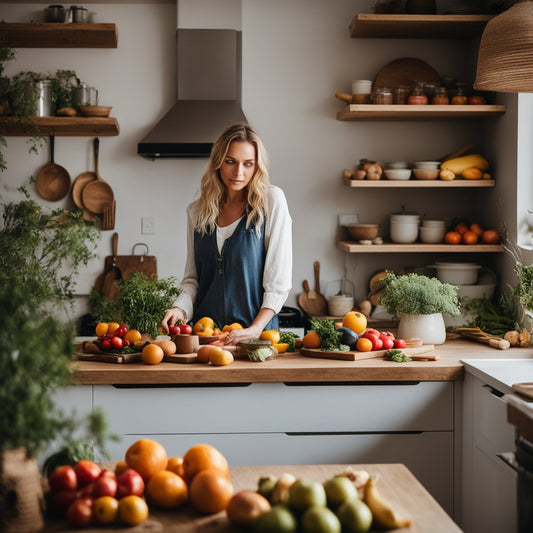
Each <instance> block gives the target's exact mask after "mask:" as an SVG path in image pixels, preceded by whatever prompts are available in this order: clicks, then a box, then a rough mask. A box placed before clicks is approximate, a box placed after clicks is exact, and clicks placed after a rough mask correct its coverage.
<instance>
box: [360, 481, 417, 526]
mask: <svg viewBox="0 0 533 533" xmlns="http://www.w3.org/2000/svg"><path fill="white" fill-rule="evenodd" d="M377 480H378V478H377V477H376V476H370V479H369V480H368V481H367V482H366V485H365V492H364V497H363V501H364V502H365V503H366V504H367V505H368V508H369V509H370V510H371V511H372V516H373V518H374V522H375V523H376V524H377V525H379V526H380V527H383V528H386V529H396V528H400V527H409V526H410V525H411V524H412V523H413V521H412V520H411V518H407V517H400V516H398V513H397V512H396V511H395V510H394V508H393V507H392V506H391V505H390V504H389V503H388V502H387V501H385V500H384V499H383V498H382V497H381V495H380V493H379V490H378V488H377Z"/></svg>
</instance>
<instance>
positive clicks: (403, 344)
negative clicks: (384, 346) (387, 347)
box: [394, 339, 405, 349]
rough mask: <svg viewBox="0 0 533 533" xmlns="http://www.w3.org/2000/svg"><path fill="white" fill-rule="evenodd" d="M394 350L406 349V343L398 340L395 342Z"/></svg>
mask: <svg viewBox="0 0 533 533" xmlns="http://www.w3.org/2000/svg"><path fill="white" fill-rule="evenodd" d="M394 348H399V349H402V348H405V341H404V340H403V339H396V340H395V341H394Z"/></svg>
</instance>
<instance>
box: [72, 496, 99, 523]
mask: <svg viewBox="0 0 533 533" xmlns="http://www.w3.org/2000/svg"><path fill="white" fill-rule="evenodd" d="M92 514H93V509H92V506H89V505H87V502H85V501H84V500H76V501H75V502H73V503H71V504H70V507H69V508H68V510H67V520H68V523H69V524H70V525H72V526H74V527H89V525H90V523H91V518H92Z"/></svg>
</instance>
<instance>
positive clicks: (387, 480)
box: [43, 363, 461, 533]
mask: <svg viewBox="0 0 533 533" xmlns="http://www.w3.org/2000/svg"><path fill="white" fill-rule="evenodd" d="M104 364H105V363H104ZM347 466H349V465H286V466H279V465H278V466H249V467H247V466H237V467H233V468H231V476H232V481H233V486H234V489H235V491H239V490H242V489H252V490H255V489H256V488H257V482H258V480H259V478H260V477H263V476H267V475H275V476H279V475H280V474H282V473H283V472H290V473H292V474H293V475H295V476H296V477H298V478H305V479H313V480H315V481H320V482H324V481H326V480H327V479H329V478H331V477H333V476H334V475H335V474H339V473H341V472H343V471H344V470H345V469H346V467H347ZM350 466H353V467H354V468H356V469H364V470H367V471H368V473H369V474H371V475H376V474H377V475H379V491H380V493H381V494H382V496H383V498H384V499H386V500H387V501H389V502H390V503H391V505H393V506H394V508H395V509H397V510H398V512H399V513H401V515H402V516H410V517H411V518H412V519H413V525H412V526H411V527H409V528H402V529H395V530H394V531H395V532H396V531H397V532H398V533H401V532H409V533H427V532H428V531H431V533H460V532H461V529H459V527H458V526H457V524H455V523H454V522H453V520H452V519H451V518H450V517H449V516H448V515H447V514H446V512H445V511H444V510H443V509H442V508H441V507H440V506H439V505H438V503H437V502H436V501H435V500H434V499H433V497H432V496H431V495H430V494H429V493H428V492H427V491H426V489H424V487H423V486H422V485H421V484H420V482H419V481H418V480H417V479H416V478H415V477H414V476H413V474H412V473H411V472H410V471H409V470H408V469H407V468H406V467H405V466H404V465H402V464H366V465H350ZM134 529H135V531H136V532H139V533H142V532H148V531H149V532H155V531H161V532H162V531H164V532H165V533H189V532H197V531H209V532H211V533H230V532H233V533H235V532H236V531H238V530H237V529H236V528H232V527H231V525H230V524H229V522H228V520H227V518H226V515H225V512H224V511H222V512H220V513H218V514H215V515H210V516H200V515H199V514H197V513H195V512H194V511H192V510H191V509H187V508H186V509H180V510H177V511H159V510H155V509H150V515H149V517H148V519H147V520H146V521H145V522H143V523H142V524H140V525H138V526H136V527H135V528H134ZM43 531H44V532H45V533H52V532H56V531H76V530H70V529H68V526H67V524H66V522H65V521H48V522H47V523H46V525H45V528H44V530H43ZM77 531H79V530H77ZM84 531H87V532H90V533H111V532H116V531H117V528H103V527H94V528H93V527H91V528H89V529H85V530H84ZM372 531H374V530H372ZM381 531H383V530H381Z"/></svg>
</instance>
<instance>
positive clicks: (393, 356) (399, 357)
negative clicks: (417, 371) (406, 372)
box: [385, 348, 412, 363]
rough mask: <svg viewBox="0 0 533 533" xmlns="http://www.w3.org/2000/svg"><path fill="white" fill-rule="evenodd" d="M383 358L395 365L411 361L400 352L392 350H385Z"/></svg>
mask: <svg viewBox="0 0 533 533" xmlns="http://www.w3.org/2000/svg"><path fill="white" fill-rule="evenodd" d="M385 357H386V358H387V359H389V360H390V361H394V362H395V363H408V362H409V361H412V359H411V358H410V357H409V356H407V355H405V354H404V353H403V352H402V351H401V350H398V349H394V348H393V349H392V350H387V351H386V352H385Z"/></svg>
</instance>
